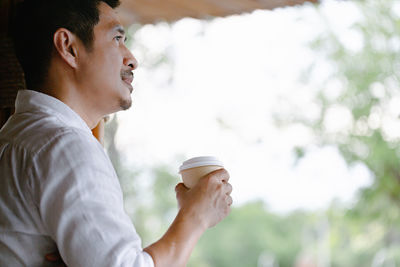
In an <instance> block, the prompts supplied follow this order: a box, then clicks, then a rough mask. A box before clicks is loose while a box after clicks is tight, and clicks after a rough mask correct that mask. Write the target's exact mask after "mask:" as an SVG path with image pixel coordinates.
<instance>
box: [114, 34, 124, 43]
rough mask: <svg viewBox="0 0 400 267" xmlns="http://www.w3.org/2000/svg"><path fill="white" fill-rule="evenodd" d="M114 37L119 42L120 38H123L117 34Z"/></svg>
mask: <svg viewBox="0 0 400 267" xmlns="http://www.w3.org/2000/svg"><path fill="white" fill-rule="evenodd" d="M114 39H115V40H116V41H117V42H120V41H121V40H124V37H123V36H122V35H117V36H115V37H114Z"/></svg>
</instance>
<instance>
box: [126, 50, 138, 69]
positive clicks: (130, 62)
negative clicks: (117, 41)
mask: <svg viewBox="0 0 400 267" xmlns="http://www.w3.org/2000/svg"><path fill="white" fill-rule="evenodd" d="M124 65H125V66H128V67H130V68H131V70H135V69H136V68H137V67H138V65H139V63H138V61H137V60H136V58H135V56H134V55H133V54H132V53H131V51H129V49H128V48H127V47H125V56H124Z"/></svg>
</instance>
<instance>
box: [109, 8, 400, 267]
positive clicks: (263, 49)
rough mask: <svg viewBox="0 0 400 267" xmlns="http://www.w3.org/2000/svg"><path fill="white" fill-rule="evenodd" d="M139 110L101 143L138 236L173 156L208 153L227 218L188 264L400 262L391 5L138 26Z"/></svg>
mask: <svg viewBox="0 0 400 267" xmlns="http://www.w3.org/2000/svg"><path fill="white" fill-rule="evenodd" d="M128 35H129V40H128V45H129V48H130V49H131V51H132V53H133V54H134V55H135V56H136V58H137V59H138V61H139V65H140V66H139V68H138V69H137V71H136V72H135V80H134V88H135V89H134V92H133V106H132V108H131V109H130V110H128V111H124V112H120V113H118V114H117V115H113V116H111V119H110V120H109V121H108V122H107V124H106V144H105V146H106V149H107V151H108V153H109V155H110V157H111V159H112V161H113V164H114V166H115V168H116V170H117V173H118V175H119V178H120V180H121V184H122V187H123V191H124V197H125V207H126V210H127V212H128V213H129V215H130V217H131V218H132V221H133V222H134V224H135V226H136V229H137V231H138V233H139V234H140V236H141V237H142V238H143V245H144V246H146V245H148V244H150V243H152V242H154V241H156V240H157V239H158V238H159V237H161V235H162V234H163V233H164V232H165V231H166V229H167V227H168V225H169V224H170V223H171V221H172V220H173V218H174V217H175V215H176V212H177V204H176V200H175V193H174V187H175V185H176V184H177V183H179V182H180V177H179V174H178V168H179V165H180V164H181V162H182V161H183V160H185V159H188V158H190V157H193V156H200V155H213V156H217V157H218V158H219V159H220V160H222V161H223V162H224V163H225V167H226V169H227V170H228V171H229V172H230V175H231V184H232V185H233V187H234V191H233V193H232V195H233V198H234V204H233V207H232V212H231V214H230V215H229V216H228V217H227V218H226V219H225V220H224V221H223V222H222V223H220V224H219V225H217V226H216V227H214V228H212V229H210V230H209V231H207V232H206V234H205V235H204V236H203V237H202V239H201V240H200V242H199V244H198V245H197V247H196V248H195V250H194V253H193V255H192V257H191V259H190V263H189V264H188V266H189V267H225V266H229V267H236V266H237V267H252V266H255V267H278V266H280V267H289V266H295V267H328V266H332V267H333V266H344V267H346V266H349V267H350V266H351V267H356V266H363V267H364V266H373V267H377V266H390V267H393V266H400V167H399V160H400V147H399V138H400V88H399V87H400V85H399V84H400V83H399V74H400V61H399V57H400V1H398V0H364V1H362V0H359V1H333V0H325V1H321V2H320V3H319V4H311V3H306V4H303V5H299V6H294V7H285V8H277V9H274V10H269V11H268V10H255V11H252V12H251V13H245V14H242V15H233V16H227V17H223V18H221V17H219V18H217V17H215V18H213V17H210V18H208V19H202V20H200V19H193V18H184V19H181V20H178V21H175V22H172V23H166V22H159V23H156V24H151V25H150V24H133V25H132V26H131V27H130V28H129V30H128Z"/></svg>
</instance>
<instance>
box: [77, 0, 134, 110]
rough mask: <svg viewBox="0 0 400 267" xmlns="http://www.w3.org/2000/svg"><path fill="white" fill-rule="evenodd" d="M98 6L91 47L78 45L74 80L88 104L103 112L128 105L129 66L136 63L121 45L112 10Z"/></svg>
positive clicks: (121, 35) (121, 34) (122, 38)
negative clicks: (78, 53)
mask: <svg viewBox="0 0 400 267" xmlns="http://www.w3.org/2000/svg"><path fill="white" fill-rule="evenodd" d="M98 8H99V23H98V24H97V25H96V26H95V27H94V39H93V45H92V49H90V50H87V49H85V48H82V49H84V52H82V53H80V54H81V56H80V58H79V65H78V69H77V72H76V76H77V77H76V80H77V83H78V84H79V90H81V92H80V94H81V95H82V97H84V98H85V102H86V103H87V104H88V108H91V109H92V110H94V113H97V114H104V115H105V114H109V113H113V112H116V111H119V110H124V109H128V108H129V107H130V106H131V104H132V100H131V93H132V91H133V87H132V85H131V83H132V81H133V70H134V69H136V68H137V65H138V63H137V61H136V59H135V57H134V56H133V55H132V54H131V52H130V51H129V49H128V48H127V47H126V46H125V38H126V37H125V32H124V30H123V28H122V26H121V24H120V22H119V20H118V17H117V14H116V12H115V11H114V10H113V9H112V8H111V7H110V6H108V5H107V4H105V3H104V2H101V3H100V4H99V6H98Z"/></svg>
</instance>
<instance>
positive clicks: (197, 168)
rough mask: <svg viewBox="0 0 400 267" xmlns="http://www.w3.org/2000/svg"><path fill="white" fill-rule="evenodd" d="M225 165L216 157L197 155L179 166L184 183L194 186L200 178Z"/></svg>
mask: <svg viewBox="0 0 400 267" xmlns="http://www.w3.org/2000/svg"><path fill="white" fill-rule="evenodd" d="M223 167H224V165H223V164H222V162H221V161H219V160H218V159H217V158H216V157H195V158H191V159H188V160H186V161H184V162H183V163H182V165H181V166H180V167H179V173H180V174H181V175H182V181H183V184H184V185H185V186H186V187H187V188H192V187H193V186H195V185H196V183H197V182H198V181H199V179H200V178H202V177H204V176H206V175H207V174H209V173H210V172H213V171H216V170H219V169H222V168H223Z"/></svg>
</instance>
